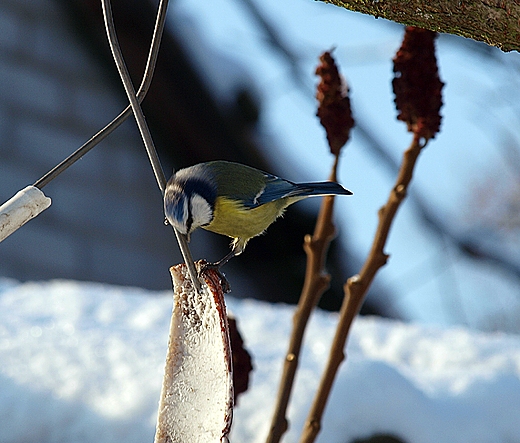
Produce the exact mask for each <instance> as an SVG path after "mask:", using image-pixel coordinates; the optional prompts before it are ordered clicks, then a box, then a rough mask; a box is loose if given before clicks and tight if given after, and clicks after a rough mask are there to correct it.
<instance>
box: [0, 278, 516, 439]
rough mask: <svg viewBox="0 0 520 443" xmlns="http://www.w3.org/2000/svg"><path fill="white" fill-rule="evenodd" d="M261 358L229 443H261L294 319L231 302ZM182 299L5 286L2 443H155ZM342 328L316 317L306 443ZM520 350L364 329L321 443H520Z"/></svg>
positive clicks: (1, 304) (303, 383)
mask: <svg viewBox="0 0 520 443" xmlns="http://www.w3.org/2000/svg"><path fill="white" fill-rule="evenodd" d="M228 308H229V309H230V310H231V311H232V312H233V313H234V314H235V315H236V317H237V319H238V322H239V323H238V324H239V328H240V329H241V331H242V334H243V337H244V340H245V343H246V345H247V347H248V349H249V350H250V351H251V352H252V354H253V356H254V366H255V371H254V373H253V380H252V387H251V388H250V390H249V391H248V392H247V393H246V394H245V395H243V396H242V397H241V398H240V399H239V405H238V407H237V408H236V410H235V420H234V424H233V431H232V434H231V441H232V442H234V443H246V442H247V443H249V442H251V443H256V442H263V441H264V440H265V436H266V433H267V429H268V427H269V421H270V418H271V414H272V407H273V399H274V397H275V395H276V390H277V384H278V380H279V376H280V370H281V360H282V356H283V354H284V352H285V347H286V341H287V335H288V332H289V327H290V324H291V316H292V313H293V308H292V307H289V306H281V305H279V306H274V305H269V304H265V303H261V302H256V301H250V300H246V301H239V300H235V299H233V298H228ZM170 313H171V293H169V292H161V293H158V292H150V291H145V290H140V289H129V288H121V287H113V286H106V285H99V284H87V283H78V282H72V281H51V282H44V283H25V284H19V283H17V282H14V281H8V280H0V441H1V442H9V443H11V442H22V441H24V442H26V441H38V442H42V443H45V442H49V443H50V442H61V441H64V442H65V441H67V442H70V441H81V442H97V443H105V442H116V441H117V442H118V443H119V442H121V441H125V442H127V443H131V442H136V443H137V442H139V443H142V442H146V441H150V442H152V441H153V436H154V426H155V420H156V413H157V403H158V400H159V393H160V386H161V379H162V371H163V365H164V357H165V352H166V345H167V338H168V328H169V320H170ZM335 319H336V316H335V315H334V314H327V313H322V312H320V313H317V314H316V315H314V316H313V320H312V323H311V325H310V326H309V329H308V333H307V341H306V348H305V353H304V355H303V357H302V362H301V370H300V371H299V375H298V378H297V383H296V387H295V393H294V395H293V401H292V403H291V406H290V411H289V412H290V417H289V418H290V420H291V428H290V431H289V433H288V434H287V435H286V438H285V440H284V441H285V442H296V441H298V435H299V433H300V430H301V427H302V424H303V421H304V420H305V416H306V413H307V410H308V407H309V403H310V402H311V401H312V396H313V392H314V389H315V386H316V384H317V382H318V379H319V374H320V370H321V368H322V366H323V363H324V360H325V359H326V357H327V353H328V343H329V341H330V338H331V336H332V334H333V328H334V325H335ZM519 417H520V337H519V336H515V335H505V334H499V333H497V334H483V333H478V332H474V331H468V330H464V329H441V328H436V327H427V326H422V325H410V324H403V323H399V322H394V321H387V320H381V319H376V318H368V319H366V318H364V319H359V320H358V321H357V322H356V324H355V327H354V331H353V335H352V337H351V339H350V342H349V346H348V363H347V364H346V365H343V367H342V369H341V371H340V374H339V377H338V379H337V381H336V384H335V389H334V391H333V395H332V398H331V399H330V402H329V406H328V408H327V412H326V417H325V421H324V424H323V431H322V433H321V434H320V436H319V439H318V441H319V442H321V443H325V442H327V443H336V442H337V443H346V442H348V441H349V440H351V439H352V438H354V437H362V436H368V435H370V434H373V433H376V432H387V433H392V434H395V435H397V436H400V437H401V438H403V439H405V440H406V441H409V442H410V443H412V442H413V443H439V442H449V443H459V442H460V443H463V442H464V443H479V442H482V443H484V442H486V443H495V442H496V443H499V442H500V443H510V442H516V441H519V439H520V420H519Z"/></svg>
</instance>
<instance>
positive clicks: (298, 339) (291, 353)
mask: <svg viewBox="0 0 520 443" xmlns="http://www.w3.org/2000/svg"><path fill="white" fill-rule="evenodd" d="M320 61H321V64H320V65H319V66H318V68H317V69H316V74H317V75H319V76H320V78H321V81H320V83H319V85H318V92H317V95H316V98H317V99H318V102H319V108H318V114H317V115H318V117H320V121H321V123H322V125H323V127H324V128H325V130H326V133H327V140H328V142H329V147H330V150H331V153H332V154H334V165H333V167H332V171H331V175H330V177H329V180H331V181H336V180H337V167H338V159H339V155H340V152H341V148H342V147H343V146H344V145H345V143H346V142H347V140H348V139H349V135H350V129H351V128H352V126H354V119H353V118H352V115H351V110H350V100H349V98H348V95H347V88H346V85H345V84H344V83H343V81H342V79H341V78H340V75H339V72H338V69H337V67H336V64H335V62H334V59H333V58H332V56H331V54H330V53H329V52H325V53H324V54H322V56H321V57H320ZM333 210H334V197H333V196H327V197H324V198H323V202H322V205H321V208H320V212H319V214H318V219H317V221H316V226H315V228H314V234H313V235H312V236H311V235H306V236H305V238H304V243H303V249H304V250H305V253H306V254H307V268H306V272H305V280H304V284H303V289H302V292H301V295H300V300H299V302H298V306H297V308H296V312H295V313H294V318H293V329H292V332H291V337H290V339H289V346H288V350H287V354H286V356H285V361H284V366H283V372H282V378H281V381H280V387H279V390H278V397H277V401H276V406H275V411H274V415H273V420H272V422H271V429H270V432H269V435H268V437H267V443H277V442H279V441H280V439H281V438H282V435H283V434H284V433H285V432H286V431H287V428H288V426H289V424H288V420H287V418H286V411H287V406H288V404H289V399H290V396H291V391H292V387H293V383H294V377H295V375H296V370H297V369H298V359H299V355H300V350H301V346H302V342H303V335H304V333H305V328H306V326H307V323H308V321H309V317H310V314H311V312H312V310H313V309H314V307H315V306H316V304H317V303H318V301H319V299H320V297H321V296H322V295H323V293H324V292H325V291H326V290H327V289H328V287H329V282H330V275H329V274H327V273H326V272H325V259H326V256H327V251H328V248H329V245H330V242H331V241H332V239H333V238H334V236H335V232H336V230H335V228H334V224H333V223H332V214H333Z"/></svg>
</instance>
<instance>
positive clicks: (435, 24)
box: [321, 0, 520, 51]
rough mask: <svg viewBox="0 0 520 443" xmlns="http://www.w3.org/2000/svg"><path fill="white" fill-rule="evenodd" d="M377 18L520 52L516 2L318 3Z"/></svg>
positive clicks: (519, 17) (397, 0)
mask: <svg viewBox="0 0 520 443" xmlns="http://www.w3.org/2000/svg"><path fill="white" fill-rule="evenodd" d="M321 1H323V2H324V3H332V4H334V5H336V6H340V7H343V8H345V9H349V10H351V11H356V12H362V13H364V14H369V15H372V16H374V17H376V18H385V19H388V20H392V21H394V22H397V23H402V24H405V25H411V26H416V27H419V28H424V29H430V30H432V31H437V32H442V33H446V34H455V35H460V36H462V37H467V38H471V39H473V40H477V41H480V42H484V43H487V44H488V45H491V46H497V47H499V48H500V49H502V50H503V51H514V50H516V51H518V50H520V24H519V23H520V4H519V3H518V1H516V0H502V1H499V2H497V1H495V2H490V1H487V0H477V1H460V0H410V1H406V2H403V1H402V0H385V1H371V2H367V1H360V0H321Z"/></svg>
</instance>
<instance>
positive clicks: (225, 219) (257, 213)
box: [203, 197, 292, 239]
mask: <svg viewBox="0 0 520 443" xmlns="http://www.w3.org/2000/svg"><path fill="white" fill-rule="evenodd" d="M290 203H292V202H290V201H289V200H288V199H280V200H276V201H273V202H269V203H266V204H263V205H261V206H258V207H257V208H254V209H248V208H246V207H245V206H243V205H241V204H240V202H238V201H236V200H231V199H228V198H225V197H217V200H216V202H215V210H214V213H213V220H212V221H211V223H210V224H209V225H207V226H203V228H204V229H207V230H208V231H212V232H216V233H217V234H222V235H227V236H228V237H232V238H239V237H240V238H242V239H250V238H252V237H256V236H257V235H260V234H261V233H262V232H264V231H265V230H266V229H267V227H268V226H269V225H270V224H271V223H273V222H274V221H275V220H276V219H277V218H278V217H279V216H280V215H282V213H283V211H284V209H285V208H286V207H287V206H288V205H289V204H290Z"/></svg>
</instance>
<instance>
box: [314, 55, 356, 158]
mask: <svg viewBox="0 0 520 443" xmlns="http://www.w3.org/2000/svg"><path fill="white" fill-rule="evenodd" d="M320 62H321V63H320V64H319V65H318V67H317V68H316V75H318V76H320V78H321V79H320V83H319V84H318V90H317V92H316V98H317V99H318V102H319V105H318V112H317V114H316V115H317V116H318V117H319V118H320V123H321V125H322V126H323V127H324V128H325V131H326V133H327V140H328V142H329V146H330V152H331V153H332V154H334V155H335V156H336V157H337V156H338V155H339V153H340V151H341V148H342V147H343V146H344V145H345V143H347V141H348V139H349V137H350V130H351V129H352V127H353V126H354V119H353V118H352V111H351V109H350V99H349V97H348V87H347V85H346V83H345V81H344V80H343V78H342V77H341V76H340V74H339V72H338V68H337V66H336V63H335V62H334V59H333V58H332V55H331V53H330V52H328V51H327V52H324V53H323V54H322V55H321V56H320Z"/></svg>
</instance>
